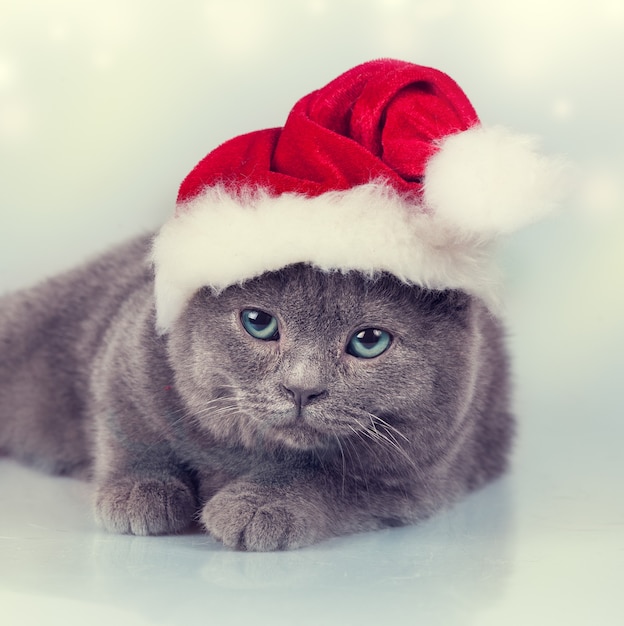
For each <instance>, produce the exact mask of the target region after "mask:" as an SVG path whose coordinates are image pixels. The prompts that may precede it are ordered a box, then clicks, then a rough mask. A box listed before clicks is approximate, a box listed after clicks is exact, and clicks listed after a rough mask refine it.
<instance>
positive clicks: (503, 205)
mask: <svg viewBox="0 0 624 626" xmlns="http://www.w3.org/2000/svg"><path fill="white" fill-rule="evenodd" d="M536 143H537V142H536V140H535V139H534V138H533V137H528V136H526V135H518V134H515V133H512V132H510V131H508V130H507V129H505V128H501V127H491V128H485V127H483V126H475V127H473V128H471V129H469V130H467V131H464V132H461V133H457V134H455V135H449V136H448V137H445V138H444V139H443V140H442V141H441V142H440V148H439V150H438V152H437V153H436V154H435V155H434V156H433V157H432V158H431V159H430V160H429V162H428V163H427V166H426V170H425V188H424V202H425V204H426V206H427V207H428V208H429V209H431V210H432V212H433V214H434V215H435V216H436V218H439V219H441V220H443V221H444V222H446V223H447V224H448V225H450V226H452V227H453V228H455V229H457V230H458V231H460V232H464V233H467V234H474V235H477V236H483V237H495V236H496V235H498V234H505V233H510V232H512V231H514V230H517V229H518V228H520V227H522V226H524V225H526V224H529V223H530V222H533V221H535V220H537V219H539V218H540V217H542V216H543V215H545V214H546V213H548V212H549V211H551V210H552V209H553V208H554V207H555V206H556V205H557V203H558V201H559V200H560V199H561V196H562V191H563V188H564V179H565V176H564V169H565V166H564V164H563V162H562V161H561V160H560V159H555V158H550V157H546V156H544V155H541V154H539V152H538V151H537V146H536Z"/></svg>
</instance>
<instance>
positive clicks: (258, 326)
mask: <svg viewBox="0 0 624 626" xmlns="http://www.w3.org/2000/svg"><path fill="white" fill-rule="evenodd" d="M241 322H242V323H243V327H244V329H245V330H246V331H247V332H248V333H249V334H250V335H251V336H252V337H254V338H255V339H262V340H263V341H276V340H277V339H279V332H278V326H277V320H276V319H275V318H274V317H273V316H272V315H270V314H269V313H265V312H264V311H258V310H256V309H245V310H244V311H243V312H242V313H241Z"/></svg>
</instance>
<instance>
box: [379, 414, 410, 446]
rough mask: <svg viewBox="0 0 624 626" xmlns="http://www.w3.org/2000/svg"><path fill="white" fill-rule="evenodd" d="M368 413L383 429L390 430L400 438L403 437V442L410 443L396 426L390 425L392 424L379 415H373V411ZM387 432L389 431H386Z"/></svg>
mask: <svg viewBox="0 0 624 626" xmlns="http://www.w3.org/2000/svg"><path fill="white" fill-rule="evenodd" d="M369 415H370V416H371V417H372V418H373V420H374V421H375V422H377V423H379V424H381V426H383V428H384V430H386V431H392V432H393V433H395V434H396V435H398V436H399V437H401V439H403V440H404V441H405V442H407V443H411V442H410V440H409V439H408V438H407V437H406V436H405V435H404V434H403V433H402V432H401V431H400V430H399V429H398V428H396V427H395V426H392V424H389V423H388V422H387V421H386V420H385V419H383V418H381V417H379V415H375V414H374V413H369ZM388 434H390V433H389V432H388Z"/></svg>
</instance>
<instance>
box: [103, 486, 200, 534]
mask: <svg viewBox="0 0 624 626" xmlns="http://www.w3.org/2000/svg"><path fill="white" fill-rule="evenodd" d="M195 511H196V498H195V494H194V493H193V492H192V490H191V489H190V488H189V487H188V486H187V485H185V484H184V483H183V482H182V481H180V480H178V479H176V478H170V479H161V478H137V477H127V478H122V479H119V480H116V481H114V482H108V483H104V484H103V485H100V486H99V487H98V489H97V491H96V497H95V512H96V517H97V520H98V522H99V523H100V525H102V526H103V527H104V528H106V529H107V530H109V531H111V532H115V533H123V534H132V535H166V534H169V533H175V532H179V531H181V530H184V528H186V527H187V526H188V525H189V523H190V522H191V520H192V518H193V515H194V514H195Z"/></svg>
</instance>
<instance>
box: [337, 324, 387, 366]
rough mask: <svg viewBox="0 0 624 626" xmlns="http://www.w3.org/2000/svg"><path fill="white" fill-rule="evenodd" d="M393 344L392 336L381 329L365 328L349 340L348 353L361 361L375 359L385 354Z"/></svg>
mask: <svg viewBox="0 0 624 626" xmlns="http://www.w3.org/2000/svg"><path fill="white" fill-rule="evenodd" d="M391 343H392V336H391V335H390V333H387V332H386V331H385V330H380V329H379V328H365V329H364V330H360V331H359V332H357V333H355V335H353V336H352V337H351V339H349V343H348V345H347V352H348V353H349V354H351V355H352V356H355V357H358V358H359V359H374V358H375V357H376V356H379V355H380V354H383V353H384V352H385V351H386V350H387V349H388V348H389V347H390V344H391Z"/></svg>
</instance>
